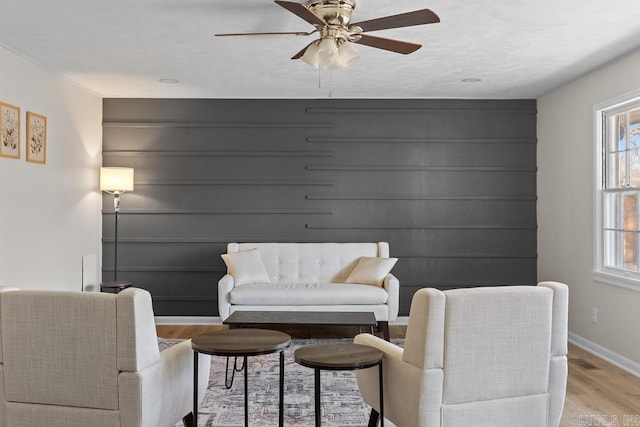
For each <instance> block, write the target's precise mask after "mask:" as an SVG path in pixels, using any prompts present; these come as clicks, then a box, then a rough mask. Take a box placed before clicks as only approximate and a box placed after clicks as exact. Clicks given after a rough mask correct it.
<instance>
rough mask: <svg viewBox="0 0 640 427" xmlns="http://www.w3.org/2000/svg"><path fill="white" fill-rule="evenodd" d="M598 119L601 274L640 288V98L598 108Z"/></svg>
mask: <svg viewBox="0 0 640 427" xmlns="http://www.w3.org/2000/svg"><path fill="white" fill-rule="evenodd" d="M612 104H613V103H612ZM595 118H596V154H597V155H598V157H599V161H598V162H596V164H597V165H598V169H599V179H598V185H597V187H598V188H596V192H597V194H596V198H595V199H596V203H597V206H596V223H597V229H596V260H595V261H596V269H595V270H596V275H597V276H599V278H600V279H603V280H605V281H607V282H611V283H616V282H618V283H617V284H622V285H625V286H629V285H631V286H634V287H637V288H638V289H639V290H640V239H639V238H638V237H639V235H640V98H639V97H636V98H629V99H627V100H625V101H624V102H620V101H618V102H616V103H615V105H610V106H605V107H602V108H599V109H596V116H595ZM598 157H597V159H598Z"/></svg>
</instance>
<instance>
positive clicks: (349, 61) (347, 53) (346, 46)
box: [338, 42, 360, 68]
mask: <svg viewBox="0 0 640 427" xmlns="http://www.w3.org/2000/svg"><path fill="white" fill-rule="evenodd" d="M338 52H339V53H340V60H341V61H342V67H344V68H346V67H350V66H352V65H353V64H355V63H356V62H357V61H358V59H360V53H359V52H358V49H356V47H355V46H354V45H353V43H351V42H344V43H342V44H341V45H340V46H339V47H338Z"/></svg>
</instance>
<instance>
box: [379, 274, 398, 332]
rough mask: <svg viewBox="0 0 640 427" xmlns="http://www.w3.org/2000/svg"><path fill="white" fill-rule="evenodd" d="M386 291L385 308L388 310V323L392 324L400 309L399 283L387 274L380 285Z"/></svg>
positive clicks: (391, 275)
mask: <svg viewBox="0 0 640 427" xmlns="http://www.w3.org/2000/svg"><path fill="white" fill-rule="evenodd" d="M382 286H383V287H384V289H385V291H387V294H388V297H387V306H388V309H389V318H388V319H387V320H388V321H389V322H393V321H394V320H396V317H398V310H399V307H400V281H399V280H398V279H397V278H396V276H394V275H393V274H387V277H385V278H384V282H383V284H382Z"/></svg>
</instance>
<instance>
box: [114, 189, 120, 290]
mask: <svg viewBox="0 0 640 427" xmlns="http://www.w3.org/2000/svg"><path fill="white" fill-rule="evenodd" d="M113 210H114V211H115V217H116V220H115V221H116V224H115V232H114V236H113V248H114V254H113V280H114V281H115V280H118V217H119V216H120V192H119V191H116V192H114V193H113Z"/></svg>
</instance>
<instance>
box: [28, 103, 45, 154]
mask: <svg viewBox="0 0 640 427" xmlns="http://www.w3.org/2000/svg"><path fill="white" fill-rule="evenodd" d="M27 162H32V163H42V164H44V163H47V118H46V117H45V116H41V115H40V114H36V113H32V112H31V111H27Z"/></svg>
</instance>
